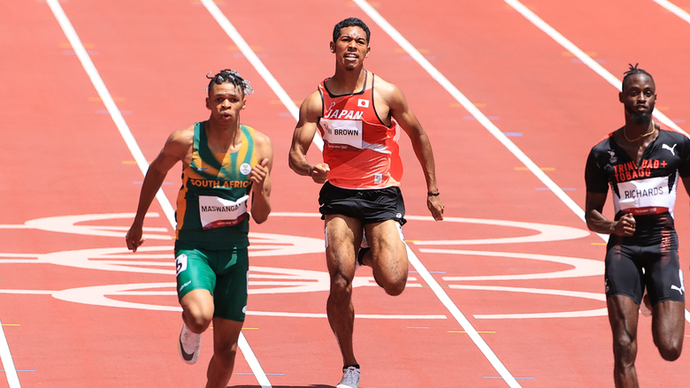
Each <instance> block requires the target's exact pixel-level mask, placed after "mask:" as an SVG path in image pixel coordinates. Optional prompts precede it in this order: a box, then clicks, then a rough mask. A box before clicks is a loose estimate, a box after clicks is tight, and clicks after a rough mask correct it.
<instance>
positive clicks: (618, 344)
mask: <svg viewBox="0 0 690 388" xmlns="http://www.w3.org/2000/svg"><path fill="white" fill-rule="evenodd" d="M613 354H614V358H615V359H616V362H617V363H619V364H621V365H623V366H629V365H633V364H635V358H636V357H637V342H636V341H635V339H634V338H632V337H631V336H629V335H620V336H618V337H616V338H614V342H613Z"/></svg>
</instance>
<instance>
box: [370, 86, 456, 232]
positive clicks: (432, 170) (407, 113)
mask: <svg viewBox="0 0 690 388" xmlns="http://www.w3.org/2000/svg"><path fill="white" fill-rule="evenodd" d="M375 88H376V94H375V95H378V96H379V97H380V98H382V99H383V101H385V104H383V105H377V113H378V114H379V117H381V118H384V117H386V118H388V117H393V118H395V120H396V121H397V122H398V124H400V127H402V129H403V130H404V131H405V133H407V135H408V136H409V137H410V141H411V142H412V149H414V153H415V155H416V156H417V160H418V161H419V164H420V165H421V166H422V171H423V172H424V179H426V188H427V191H428V192H430V193H438V192H439V191H438V183H437V182H436V164H435V162H434V152H433V150H432V148H431V141H429V137H428V136H427V134H426V132H425V131H424V128H422V125H421V124H420V123H419V120H417V117H416V116H415V114H414V113H413V112H412V110H411V109H410V107H409V105H408V104H407V100H406V99H405V96H404V95H403V93H402V91H401V90H400V89H399V88H398V87H397V86H395V85H393V84H391V83H389V82H386V81H384V80H383V79H381V78H380V77H377V78H376V83H375ZM379 106H381V107H382V109H379ZM386 108H387V109H388V112H385V109H386ZM386 113H387V114H386ZM427 207H428V208H429V211H430V212H431V215H432V216H433V217H434V219H435V220H437V221H440V220H442V219H443V201H442V200H441V197H440V196H433V195H429V196H427Z"/></svg>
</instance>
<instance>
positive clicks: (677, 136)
mask: <svg viewBox="0 0 690 388" xmlns="http://www.w3.org/2000/svg"><path fill="white" fill-rule="evenodd" d="M659 138H660V139H661V140H662V141H666V140H667V139H669V140H670V141H675V142H680V143H688V144H690V138H688V136H687V135H685V134H683V133H680V132H676V131H673V130H670V129H666V128H659Z"/></svg>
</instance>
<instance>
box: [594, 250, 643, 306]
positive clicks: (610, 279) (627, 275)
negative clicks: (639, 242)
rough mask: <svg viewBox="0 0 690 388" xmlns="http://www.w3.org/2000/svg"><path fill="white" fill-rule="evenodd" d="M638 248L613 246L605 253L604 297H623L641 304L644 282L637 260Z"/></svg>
mask: <svg viewBox="0 0 690 388" xmlns="http://www.w3.org/2000/svg"><path fill="white" fill-rule="evenodd" d="M638 251H639V248H637V247H628V246H625V245H614V246H612V247H609V249H608V251H607V252H606V259H605V269H604V279H605V282H606V296H607V297H612V296H616V295H624V296H627V297H628V298H630V299H632V300H633V301H635V303H636V304H638V305H639V304H640V303H641V302H642V295H643V293H644V280H643V278H642V276H643V275H642V266H641V265H638V264H637V263H636V262H635V260H639V252H638Z"/></svg>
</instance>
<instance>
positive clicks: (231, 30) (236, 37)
mask: <svg viewBox="0 0 690 388" xmlns="http://www.w3.org/2000/svg"><path fill="white" fill-rule="evenodd" d="M201 2H202V3H203V4H204V6H206V8H207V9H208V10H209V12H210V13H211V14H212V15H213V17H214V18H215V19H216V21H217V22H218V24H220V26H221V27H222V28H223V30H225V32H226V33H227V34H228V36H229V37H230V38H231V39H232V40H233V41H234V42H235V43H236V44H237V46H238V47H239V49H240V51H241V52H242V54H244V56H245V57H246V58H247V59H248V60H249V62H250V63H251V64H252V66H254V68H255V69H256V70H257V72H259V74H261V76H262V77H263V78H264V79H265V80H266V81H267V83H268V84H269V86H270V87H271V88H272V89H273V91H274V92H275V93H276V95H278V97H279V98H280V100H281V101H282V102H283V104H284V105H285V106H286V107H287V108H288V110H290V113H292V115H293V117H294V118H295V120H298V118H299V110H295V109H293V108H292V107H293V106H294V103H293V101H292V99H291V98H290V97H289V96H288V95H287V93H286V92H285V90H284V89H283V88H282V86H280V84H279V83H278V81H276V80H275V78H274V77H273V75H272V74H271V73H270V71H268V69H267V68H266V66H264V64H263V62H261V60H260V59H259V57H258V56H257V55H256V54H255V53H254V51H253V50H252V49H251V48H250V46H249V45H248V44H247V42H246V41H245V40H244V38H242V36H241V35H240V34H239V33H238V32H237V30H236V29H235V27H234V26H233V25H232V23H230V21H229V20H228V19H227V17H225V15H224V14H223V13H222V12H221V11H220V9H219V8H218V6H216V4H215V3H214V2H213V1H212V0H201ZM295 108H296V106H295ZM487 121H488V119H487ZM498 132H499V133H500V131H498ZM501 135H503V134H502V133H501ZM503 137H505V136H503ZM314 143H315V144H316V146H317V147H318V148H319V150H323V141H322V140H321V138H320V137H318V133H317V134H316V136H314ZM535 168H536V169H537V170H539V171H540V172H541V170H540V169H539V168H538V167H536V165H535ZM407 251H408V256H409V258H410V262H411V263H413V266H414V267H415V269H416V270H417V272H419V273H420V275H421V276H422V277H423V278H424V279H425V281H426V282H427V284H429V285H430V287H431V288H432V289H434V292H435V293H436V295H437V297H438V298H439V299H440V300H441V301H442V303H443V304H444V305H445V306H446V308H448V309H449V310H450V311H451V313H452V314H453V316H454V317H455V319H456V320H458V322H460V324H461V325H462V327H463V328H464V329H465V331H467V332H468V334H470V338H472V340H473V341H475V344H476V345H477V346H478V347H479V348H480V349H481V350H482V352H484V354H485V355H487V358H488V359H489V361H490V362H491V364H492V365H493V366H494V368H495V369H496V371H498V372H499V373H500V374H501V376H502V377H503V378H504V379H505V380H506V382H508V385H509V386H511V387H520V385H519V384H518V383H517V381H516V380H515V378H514V377H513V376H512V375H511V374H510V373H509V372H508V370H507V369H506V368H505V367H504V366H503V364H501V362H500V361H499V360H498V358H497V357H496V356H495V354H494V353H493V351H491V348H489V346H488V345H487V344H486V342H484V340H483V339H482V338H481V336H480V335H479V333H477V331H476V330H475V329H474V328H473V327H472V325H471V324H470V323H469V321H468V320H467V319H466V318H465V316H464V315H463V314H462V313H461V312H460V310H459V309H458V308H457V306H455V305H454V304H453V302H452V300H451V299H450V298H449V297H448V295H447V294H446V293H445V292H444V291H443V288H441V286H440V285H439V284H438V283H437V282H436V280H435V279H434V278H433V277H432V276H431V274H430V273H429V271H427V269H426V268H425V267H424V265H423V264H422V263H421V261H420V260H419V259H418V258H417V256H416V255H415V254H414V252H413V251H412V250H411V249H410V247H409V246H407Z"/></svg>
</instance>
